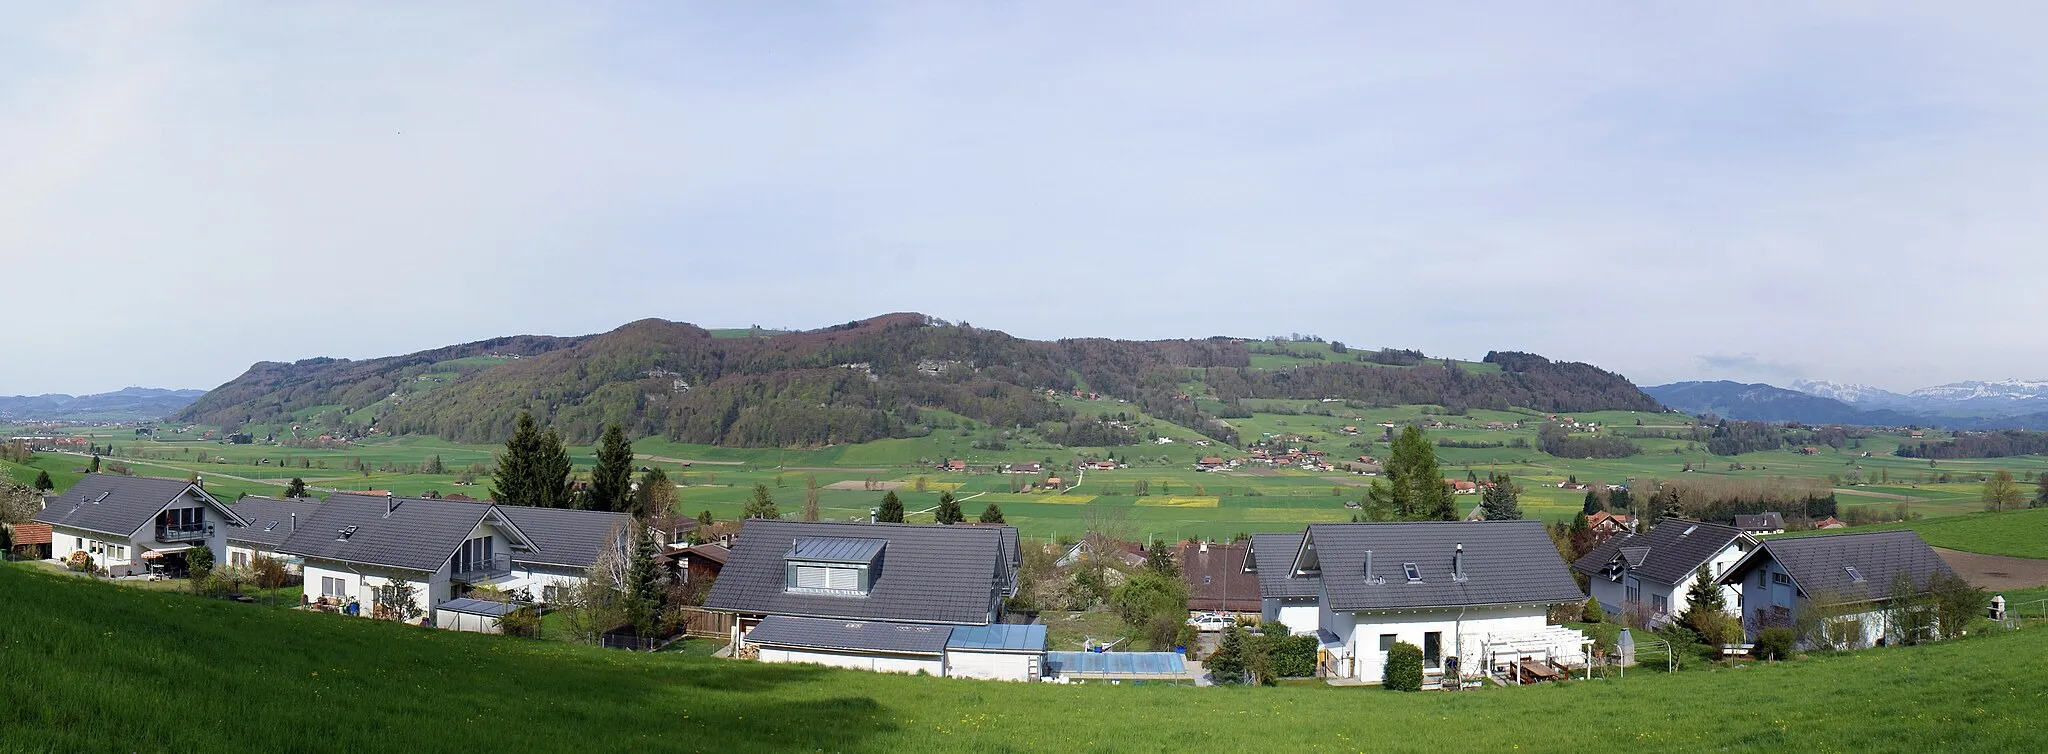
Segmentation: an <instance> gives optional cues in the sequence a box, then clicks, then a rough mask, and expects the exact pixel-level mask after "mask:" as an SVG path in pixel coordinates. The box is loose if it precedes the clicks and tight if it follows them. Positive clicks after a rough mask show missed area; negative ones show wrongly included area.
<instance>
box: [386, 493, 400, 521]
mask: <svg viewBox="0 0 2048 754" xmlns="http://www.w3.org/2000/svg"><path fill="white" fill-rule="evenodd" d="M397 512H398V493H395V492H392V491H390V490H386V491H385V492H384V517H385V518H390V517H391V514H393V513H397Z"/></svg>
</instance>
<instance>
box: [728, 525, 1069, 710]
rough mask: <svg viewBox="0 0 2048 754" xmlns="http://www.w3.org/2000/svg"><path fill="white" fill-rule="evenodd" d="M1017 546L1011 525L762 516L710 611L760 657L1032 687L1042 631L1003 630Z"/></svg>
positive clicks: (736, 553)
mask: <svg viewBox="0 0 2048 754" xmlns="http://www.w3.org/2000/svg"><path fill="white" fill-rule="evenodd" d="M1016 542H1017V540H1016V536H1015V529H1012V528H1011V527H1007V526H935V525H929V524H848V523H832V522H817V521H778V520H773V519H762V520H757V521H753V522H751V523H749V524H748V526H747V532H746V536H743V537H741V538H740V539H739V540H738V542H736V543H735V544H734V546H733V548H732V552H731V553H730V555H729V556H728V557H727V559H726V563H725V568H724V570H723V571H722V572H721V574H720V576H719V578H718V580H717V582H716V583H714V584H713V585H712V588H711V593H710V595H709V597H707V598H706V599H705V602H704V605H705V607H706V608H709V609H711V610H714V611H718V612H723V613H729V614H731V615H733V616H734V618H735V621H734V627H733V643H734V646H735V647H738V648H740V650H741V652H742V653H744V652H748V651H751V652H754V653H756V656H758V657H759V658H760V659H761V660H762V661H763V662H812V663H818V664H822V665H833V666H838V667H849V668H859V669H865V670H877V671H883V672H898V673H917V672H924V673H928V674H931V675H953V676H959V677H973V678H1001V679H1006V680H1035V679H1036V678H1037V677H1038V676H1039V675H1040V674H1042V673H1043V671H1044V654H1045V633H1044V627H1043V626H1025V625H1003V624H1002V623H1001V621H1002V618H1003V598H1004V597H1007V596H1011V595H1014V594H1015V589H1016V583H1017V582H1016V563H1017V560H1016V559H1017V557H1018V555H1019V554H1018V553H1017V544H1016Z"/></svg>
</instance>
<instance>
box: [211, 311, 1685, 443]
mask: <svg viewBox="0 0 2048 754" xmlns="http://www.w3.org/2000/svg"><path fill="white" fill-rule="evenodd" d="M508 340H512V339H508ZM497 343H499V342H498V341H487V342H486V343H485V344H470V345H469V346H456V347H451V348H449V349H441V350H440V351H433V352H426V353H422V354H412V355H409V356H401V357H392V358H389V359H378V360H372V361H365V362H327V363H309V362H300V363H299V364H294V365H281V364H259V365H257V366H256V367H255V368H253V369H251V370H250V372H249V373H248V374H245V375H243V376H242V377H239V378H237V379H236V380H234V381H232V382H230V383H228V384H227V385H223V386H222V387H220V388H219V389H217V390H215V391H214V392H213V393H209V394H208V395H207V396H206V398H205V399H202V400H201V401H200V402H199V403H198V404H195V405H194V406H193V407H192V408H191V409H189V410H188V411H186V412H185V413H184V414H183V415H182V418H185V419H186V420H188V421H198V422H201V423H215V424H221V425H224V426H239V425H242V424H247V423H272V424H274V423H277V422H280V421H282V420H287V419H291V420H303V419H305V418H307V417H306V416H305V413H306V412H308V411H315V410H321V411H329V412H336V413H339V414H341V415H344V416H345V417H348V419H349V420H350V421H354V422H358V423H359V425H360V426H359V428H367V427H368V426H372V425H374V426H375V427H377V428H378V429H380V430H382V431H384V432H385V433H387V434H431V435H437V436H440V437H442V438H445V439H449V440H457V441H464V442H495V441H498V440H502V439H503V438H504V437H505V436H506V435H508V434H509V433H510V431H511V428H512V425H513V422H514V420H515V419H516V417H517V415H518V412H519V411H521V410H530V411H533V412H534V413H535V414H536V415H538V416H541V417H544V418H545V419H546V420H547V421H548V422H550V423H551V424H552V426H554V427H556V428H557V429H559V430H561V431H562V433H563V434H564V435H565V436H566V437H567V438H569V439H570V440H571V441H572V442H586V441H589V440H590V439H592V438H594V437H596V436H597V434H598V433H599V432H600V431H601V429H602V427H603V426H604V425H605V424H607V423H614V422H616V423H619V424H623V425H625V426H626V428H627V430H628V432H629V433H630V434H634V435H636V436H646V435H662V436H666V437H667V438H669V439H671V440H676V441H681V442H693V443H706V444H717V445H726V446H737V447H796V446H810V447H815V446H821V445H826V444H840V443H857V442H865V441H869V440H876V439H882V438H890V437H909V436H916V435H919V434H922V433H925V432H929V431H930V430H931V427H930V425H929V423H928V422H927V421H925V420H924V419H923V418H922V417H921V416H920V412H921V411H923V410H928V409H943V410H945V411H947V412H951V413H953V414H958V415H960V416H964V417H967V418H969V419H972V420H974V421H977V422H980V423H982V424H985V425H988V426H993V427H1020V426H1021V427H1027V428H1037V429H1039V430H1040V431H1041V432H1042V433H1044V432H1058V433H1063V434H1074V435H1079V436H1088V437H1100V436H1104V435H1113V434H1115V431H1114V428H1113V427H1103V426H1083V427H1079V428H1075V427H1072V426H1067V425H1071V424H1074V423H1076V422H1079V423H1083V424H1091V423H1092V424H1098V425H1106V424H1108V422H1107V421H1105V420H1104V418H1103V416H1101V414H1104V413H1107V414H1112V415H1113V414H1114V413H1115V411H1114V410H1110V411H1104V412H1098V415H1096V416H1076V414H1075V412H1074V410H1073V409H1071V408H1066V407H1062V406H1060V405H1058V404H1056V403H1054V402H1052V401H1049V400H1047V399H1046V396H1045V391H1048V390H1049V391H1056V392H1068V391H1073V390H1086V391H1089V392H1095V393H1100V394H1103V395H1106V396H1109V397H1111V398H1115V399H1120V400H1123V401H1127V402H1128V403H1130V404H1132V405H1133V406H1135V407H1136V408H1138V409H1140V410H1142V411H1143V412H1145V413H1147V414H1150V415H1151V416H1155V417H1158V418H1160V419H1164V420H1166V421H1169V422H1173V423H1175V424H1179V425H1182V426H1185V427H1188V428H1190V429H1193V430H1195V431H1197V432H1202V433H1204V434H1208V435H1210V436H1211V437H1214V438H1216V439H1218V440H1222V441H1223V442H1225V443H1228V444H1236V437H1235V435H1234V434H1233V431H1232V430H1231V429H1230V428H1229V427H1228V426H1226V425H1224V424H1222V423H1221V422H1219V421H1217V419H1216V417H1215V416H1213V415H1211V414H1209V413H1205V412H1204V411H1203V410H1202V409H1200V408H1199V407H1198V405H1197V403H1196V402H1195V401H1194V400H1192V398H1195V397H1213V398H1215V399H1217V400H1220V401H1223V402H1224V403H1226V404H1230V403H1234V402H1236V401H1238V400H1241V399H1245V398H1288V399H1321V398H1340V399H1348V400H1356V401H1362V402H1367V403H1374V404H1380V405H1394V404H1415V403H1427V404H1437V405H1446V406H1453V407H1471V408H1496V409H1506V408H1510V407H1522V408H1530V409H1535V410H1539V411H1594V410H1602V409H1620V410H1656V409H1658V408H1659V406H1658V404H1657V402H1656V401H1655V400H1654V399H1652V398H1650V397H1649V396H1647V395H1644V394H1643V393H1642V392H1641V391H1640V390H1637V389H1636V387H1635V386H1634V385H1632V384H1630V383H1629V382H1628V381H1627V380H1626V379H1623V378H1622V377H1620V376H1618V375H1614V374H1611V373H1608V372H1605V371H1602V370H1600V369H1597V368H1594V367H1591V366H1587V365H1584V364H1573V363H1561V362H1551V361H1549V360H1547V359H1544V358H1542V357H1540V356H1531V355H1527V354H1515V353H1511V352H1509V353H1502V354H1498V356H1499V357H1500V358H1499V360H1498V361H1493V360H1492V357H1489V361H1490V363H1492V364H1493V365H1494V366H1495V367H1497V370H1493V371H1486V372H1475V371H1471V370H1468V369H1466V368H1462V367H1460V366H1458V365H1455V364H1452V363H1449V362H1436V361H1425V362H1420V363H1415V364H1412V365H1401V366H1389V365H1384V364H1378V363H1372V362H1369V361H1367V360H1366V359H1367V355H1365V354H1358V355H1356V356H1354V357H1350V358H1347V359H1344V360H1332V359H1323V358H1321V357H1320V356H1319V357H1318V359H1317V360H1314V361H1307V360H1304V361H1301V362H1300V363H1289V364H1287V365H1285V366H1280V367H1270V366H1269V367H1253V366H1252V364H1253V361H1252V358H1251V355H1252V354H1251V349H1250V348H1249V347H1248V345H1247V344H1246V342H1245V341H1243V340H1238V339H1228V338H1208V339H1201V340H1165V341H1121V340H1108V339H1095V338H1088V339H1069V340H1059V341H1030V340H1022V339H1019V338H1014V337H1011V336H1010V335H1008V334H1005V333H1003V332H1001V331H997V330H987V329H981V328H975V327H971V326H968V325H954V324H949V323H946V322H943V321H940V320H935V319H932V318H930V317H926V316H924V315H921V314H911V313H902V314H890V315H885V316H881V317H875V318H873V319H868V320H863V321H858V322H849V323H846V324H844V325H839V326H835V327H829V328H825V329H821V330H813V331H808V332H797V333H782V334H776V335H773V336H771V337H751V338H719V337H713V334H712V333H711V332H709V331H706V330H704V329H702V328H699V327H696V326H694V325H688V324H681V323H675V322H666V321H662V320H642V321H639V322H634V323H631V324H628V325H626V326H624V327H621V328H619V329H617V330H614V331H612V332H609V333H604V334H601V335H593V336H586V337H581V338H557V339H547V340H545V341H542V340H538V339H535V340H533V341H531V342H525V341H522V342H521V343H519V344H516V345H524V346H526V347H527V348H526V350H527V351H528V352H527V353H526V354H524V355H525V358H519V359H512V360H505V361H502V362H500V363H491V364H478V365H474V366H473V367H472V368H464V369H459V370H458V369H450V368H449V367H448V366H447V365H448V364H449V362H451V361H452V360H455V359H458V358H459V357H460V356H463V355H473V354H475V353H480V352H482V351H484V350H486V349H483V348H480V346H485V345H492V344H497ZM511 347H513V346H512V345H495V346H493V350H495V351H503V350H506V349H508V348H511ZM443 377H445V379H442V378H443ZM423 381H424V382H423ZM1191 381H1192V382H1198V383H1201V384H1202V385H1204V386H1205V388H1204V389H1206V390H1209V391H1211V393H1212V394H1211V395H1201V396H1190V395H1188V394H1187V393H1186V392H1185V391H1186V388H1185V385H1187V384H1188V383H1190V382H1191ZM1112 418H1113V416H1112ZM1124 439H1125V440H1126V441H1130V442H1135V441H1137V438H1135V437H1125V438H1124ZM1090 444H1094V443H1090Z"/></svg>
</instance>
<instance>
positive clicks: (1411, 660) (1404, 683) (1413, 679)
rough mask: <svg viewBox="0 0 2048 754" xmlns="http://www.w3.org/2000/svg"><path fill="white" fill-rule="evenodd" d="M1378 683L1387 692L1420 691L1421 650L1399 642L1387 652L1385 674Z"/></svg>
mask: <svg viewBox="0 0 2048 754" xmlns="http://www.w3.org/2000/svg"><path fill="white" fill-rule="evenodd" d="M1380 683H1381V685H1383V686H1385V687H1386V688H1387V690H1389V691H1421V690H1422V648H1421V647H1418V646H1415V645H1413V644H1409V643H1407V642H1399V643H1396V644H1395V645H1394V648H1393V649H1390V650H1387V669H1386V674H1385V675H1384V676H1382V677H1381V679H1380Z"/></svg>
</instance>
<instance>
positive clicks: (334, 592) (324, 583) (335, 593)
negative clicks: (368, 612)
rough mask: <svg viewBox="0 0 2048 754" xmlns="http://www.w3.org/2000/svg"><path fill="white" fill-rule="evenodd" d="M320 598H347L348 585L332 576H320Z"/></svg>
mask: <svg viewBox="0 0 2048 754" xmlns="http://www.w3.org/2000/svg"><path fill="white" fill-rule="evenodd" d="M320 596H322V597H346V596H348V584H346V583H345V582H343V581H342V580H341V579H337V578H335V577H333V576H322V577H320Z"/></svg>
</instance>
